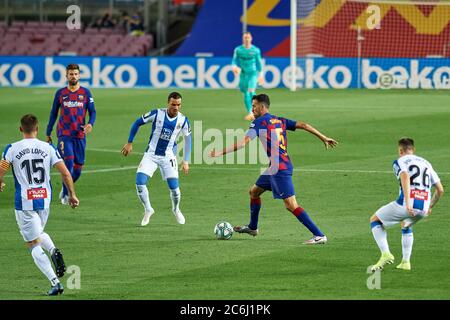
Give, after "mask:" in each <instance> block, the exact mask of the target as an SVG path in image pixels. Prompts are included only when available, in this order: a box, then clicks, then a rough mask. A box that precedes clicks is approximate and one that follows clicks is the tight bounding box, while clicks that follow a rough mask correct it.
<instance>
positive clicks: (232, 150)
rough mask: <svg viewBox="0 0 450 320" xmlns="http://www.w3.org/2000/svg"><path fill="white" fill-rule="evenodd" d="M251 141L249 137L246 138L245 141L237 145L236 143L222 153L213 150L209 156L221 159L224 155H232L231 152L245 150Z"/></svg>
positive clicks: (221, 151)
mask: <svg viewBox="0 0 450 320" xmlns="http://www.w3.org/2000/svg"><path fill="white" fill-rule="evenodd" d="M250 140H252V139H251V138H250V137H249V136H247V135H246V136H245V137H244V139H242V140H241V141H238V142H236V143H234V144H233V145H231V146H229V147H227V148H224V149H223V150H220V151H216V150H215V149H213V150H211V152H210V153H209V156H210V157H211V158H214V157H220V156H223V155H224V154H227V153H230V152H235V151H237V150H239V149H242V148H244V147H245V146H246V145H247V144H248V143H249V142H250Z"/></svg>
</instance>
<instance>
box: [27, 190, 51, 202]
mask: <svg viewBox="0 0 450 320" xmlns="http://www.w3.org/2000/svg"><path fill="white" fill-rule="evenodd" d="M27 198H28V200H38V199H46V198H47V189H45V188H35V189H28V190H27Z"/></svg>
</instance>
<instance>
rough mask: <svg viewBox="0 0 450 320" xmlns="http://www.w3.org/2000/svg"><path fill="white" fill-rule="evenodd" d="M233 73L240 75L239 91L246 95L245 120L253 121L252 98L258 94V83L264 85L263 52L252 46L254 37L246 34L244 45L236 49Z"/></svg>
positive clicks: (244, 35) (243, 40)
mask: <svg viewBox="0 0 450 320" xmlns="http://www.w3.org/2000/svg"><path fill="white" fill-rule="evenodd" d="M232 65H233V72H234V74H235V75H236V76H238V75H239V74H240V78H239V90H240V91H241V92H242V94H243V95H244V103H245V107H246V109H247V115H246V116H245V120H251V121H253V120H254V119H255V118H254V116H253V113H252V98H253V96H254V95H255V92H256V86H257V83H258V82H259V84H262V83H263V77H262V63H261V50H259V48H258V47H256V46H254V45H252V35H251V33H250V32H244V34H243V36H242V45H240V46H238V47H236V48H235V49H234V54H233V61H232Z"/></svg>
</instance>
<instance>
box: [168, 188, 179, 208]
mask: <svg viewBox="0 0 450 320" xmlns="http://www.w3.org/2000/svg"><path fill="white" fill-rule="evenodd" d="M170 199H172V211H178V210H180V200H181V192H180V188H176V189H170Z"/></svg>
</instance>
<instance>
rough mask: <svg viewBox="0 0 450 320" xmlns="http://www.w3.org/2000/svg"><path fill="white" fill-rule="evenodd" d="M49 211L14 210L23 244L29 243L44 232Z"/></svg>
mask: <svg viewBox="0 0 450 320" xmlns="http://www.w3.org/2000/svg"><path fill="white" fill-rule="evenodd" d="M49 214H50V209H44V210H38V211H32V210H25V211H22V210H16V221H17V225H18V226H19V230H20V234H21V235H22V237H23V240H25V242H30V241H33V240H36V239H37V238H39V236H40V235H41V233H42V232H44V228H45V225H46V224H47V219H48V215H49Z"/></svg>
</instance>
